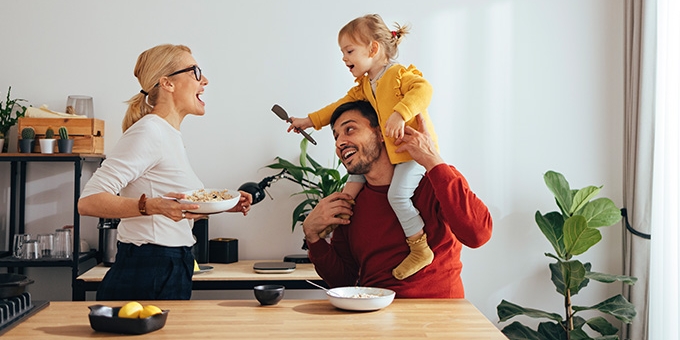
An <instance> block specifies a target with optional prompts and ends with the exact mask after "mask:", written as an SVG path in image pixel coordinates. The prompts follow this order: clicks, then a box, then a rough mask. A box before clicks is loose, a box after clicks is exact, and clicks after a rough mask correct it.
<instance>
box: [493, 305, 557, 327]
mask: <svg viewBox="0 0 680 340" xmlns="http://www.w3.org/2000/svg"><path fill="white" fill-rule="evenodd" d="M496 313H497V314H498V318H499V319H500V321H501V322H503V321H507V320H509V319H511V318H513V317H515V316H518V315H526V316H528V317H532V318H548V319H551V320H555V321H557V322H562V316H561V315H559V314H556V313H549V312H544V311H542V310H538V309H532V308H524V307H522V306H519V305H516V304H514V303H512V302H508V301H505V300H503V301H501V303H500V304H499V305H498V306H497V307H496Z"/></svg>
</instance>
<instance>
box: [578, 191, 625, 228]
mask: <svg viewBox="0 0 680 340" xmlns="http://www.w3.org/2000/svg"><path fill="white" fill-rule="evenodd" d="M579 214H580V215H583V217H585V218H586V220H587V221H588V227H590V228H598V227H608V226H610V225H612V224H614V223H617V222H619V221H620V220H621V209H619V208H617V207H616V205H615V204H614V202H612V200H610V199H608V198H598V199H596V200H594V201H592V202H590V203H588V204H587V205H586V206H584V207H583V210H582V211H580V212H579Z"/></svg>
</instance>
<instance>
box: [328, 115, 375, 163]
mask: <svg viewBox="0 0 680 340" xmlns="http://www.w3.org/2000/svg"><path fill="white" fill-rule="evenodd" d="M333 137H334V138H335V153H336V154H337V155H338V158H340V160H341V161H342V164H344V165H345V168H346V169H347V172H348V173H350V174H356V175H363V174H366V173H368V172H369V171H370V169H371V165H372V164H373V163H374V162H375V161H376V160H377V159H378V158H379V157H380V154H381V153H382V142H381V135H380V132H379V129H378V128H372V127H371V126H370V123H369V121H368V119H366V118H364V116H362V115H361V113H360V112H358V111H356V110H350V111H347V112H345V113H343V114H342V115H341V116H340V117H339V118H338V119H337V120H336V121H335V124H334V125H333Z"/></svg>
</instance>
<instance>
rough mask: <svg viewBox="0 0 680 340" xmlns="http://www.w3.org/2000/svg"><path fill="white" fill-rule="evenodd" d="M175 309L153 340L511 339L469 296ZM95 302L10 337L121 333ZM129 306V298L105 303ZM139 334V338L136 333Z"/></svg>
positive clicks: (61, 310)
mask: <svg viewBox="0 0 680 340" xmlns="http://www.w3.org/2000/svg"><path fill="white" fill-rule="evenodd" d="M140 302H141V303H142V304H146V303H152V304H154V305H156V306H158V307H160V308H161V309H164V310H169V311H170V312H169V314H168V320H167V322H166V324H165V327H163V328H162V329H160V330H158V331H155V332H152V333H147V334H146V335H143V336H141V337H144V338H153V339H208V338H212V339H227V338H231V339H268V340H271V339H322V338H326V339H327V338H342V339H351V338H381V337H382V338H389V339H397V338H401V339H421V338H428V339H429V338H439V339H484V340H490V339H506V337H505V336H504V335H503V334H502V333H501V332H500V331H499V330H498V329H497V328H496V327H495V326H494V325H493V324H492V323H491V322H490V321H489V320H488V319H486V318H485V317H484V315H483V314H482V313H480V312H479V310H477V308H475V306H474V305H472V304H471V303H470V302H468V301H467V300H464V299H395V300H394V302H393V303H392V304H391V305H389V306H388V307H386V308H384V309H382V310H379V311H374V312H348V311H343V310H339V309H336V308H335V307H333V306H332V305H331V304H330V302H328V301H327V300H286V299H285V297H284V299H283V300H282V301H281V302H280V303H279V304H278V305H275V306H260V305H259V303H258V302H257V301H256V300H255V299H252V300H226V301H222V300H188V301H153V302H144V301H140ZM93 304H94V303H93V302H90V301H55V302H51V303H50V305H49V306H47V307H46V308H45V309H44V310H41V311H39V312H38V313H37V314H35V315H33V316H31V317H30V318H29V319H27V320H26V321H24V322H22V323H20V324H18V325H16V326H15V327H14V328H12V329H10V330H9V331H8V332H7V333H5V334H4V335H3V337H2V338H3V339H32V340H35V339H78V338H94V337H106V338H109V339H111V338H121V339H123V338H124V339H130V336H129V335H127V336H125V335H120V336H116V335H115V334H110V333H100V332H95V331H94V330H93V329H92V328H91V327H90V323H89V319H88V316H87V315H88V313H89V309H88V308H87V306H90V305H93ZM101 304H104V305H108V306H114V307H115V306H121V305H122V304H123V303H122V302H120V301H119V302H102V303H101ZM135 338H139V336H136V337H135Z"/></svg>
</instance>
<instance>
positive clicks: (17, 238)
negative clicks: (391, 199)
mask: <svg viewBox="0 0 680 340" xmlns="http://www.w3.org/2000/svg"><path fill="white" fill-rule="evenodd" d="M30 239H31V235H29V234H14V248H12V255H13V256H14V257H16V258H19V259H20V258H22V257H23V255H24V243H26V241H28V240H30Z"/></svg>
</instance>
